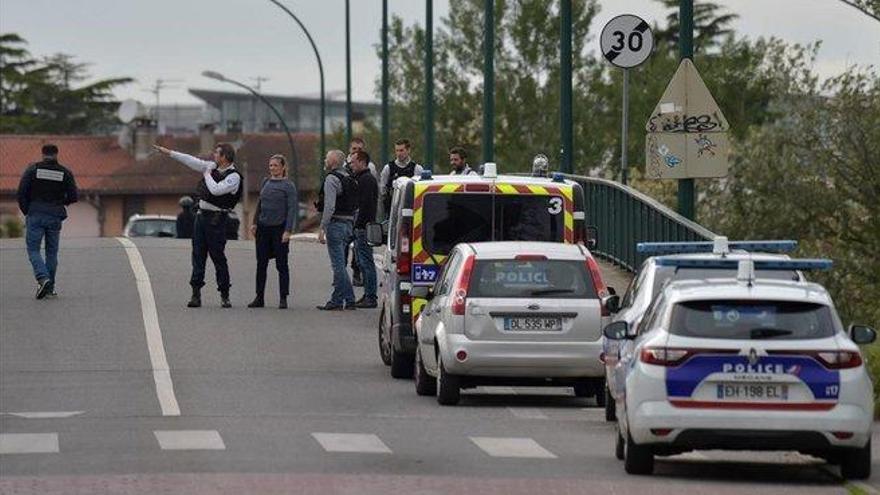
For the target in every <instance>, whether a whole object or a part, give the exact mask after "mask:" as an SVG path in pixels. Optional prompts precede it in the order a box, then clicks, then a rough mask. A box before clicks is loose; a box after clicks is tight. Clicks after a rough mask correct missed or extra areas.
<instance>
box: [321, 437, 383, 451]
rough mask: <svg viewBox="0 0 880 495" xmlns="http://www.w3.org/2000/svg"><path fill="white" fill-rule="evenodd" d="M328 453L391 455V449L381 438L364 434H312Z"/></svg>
mask: <svg viewBox="0 0 880 495" xmlns="http://www.w3.org/2000/svg"><path fill="white" fill-rule="evenodd" d="M312 437H313V438H314V439H315V440H317V441H318V443H319V444H321V447H323V448H324V450H325V451H327V452H353V453H360V454H390V453H391V449H389V448H388V446H387V445H385V442H383V441H382V440H381V439H380V438H379V437H377V436H376V435H372V434H364V433H312Z"/></svg>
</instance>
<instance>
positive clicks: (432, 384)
mask: <svg viewBox="0 0 880 495" xmlns="http://www.w3.org/2000/svg"><path fill="white" fill-rule="evenodd" d="M415 369H416V371H415V373H416V376H415V380H414V381H415V383H416V393H417V394H419V395H434V394H436V393H437V379H436V378H434V377H433V376H431V375H429V374H428V371H427V370H425V363H423V362H422V351H420V350H418V349H417V350H416V364H415Z"/></svg>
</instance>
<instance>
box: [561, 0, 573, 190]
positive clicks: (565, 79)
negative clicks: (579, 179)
mask: <svg viewBox="0 0 880 495" xmlns="http://www.w3.org/2000/svg"><path fill="white" fill-rule="evenodd" d="M559 11H560V12H559V22H560V36H559V45H560V46H559V53H560V57H561V63H560V71H559V79H560V84H561V87H560V108H559V116H560V119H561V122H560V124H561V129H560V131H561V132H560V133H561V134H562V161H561V163H560V164H561V166H562V167H561V168H562V172H563V173H566V174H570V173H572V163H573V154H574V125H573V122H572V115H571V0H560V7H559Z"/></svg>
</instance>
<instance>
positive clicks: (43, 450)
mask: <svg viewBox="0 0 880 495" xmlns="http://www.w3.org/2000/svg"><path fill="white" fill-rule="evenodd" d="M56 453H58V434H57V433H0V454H56Z"/></svg>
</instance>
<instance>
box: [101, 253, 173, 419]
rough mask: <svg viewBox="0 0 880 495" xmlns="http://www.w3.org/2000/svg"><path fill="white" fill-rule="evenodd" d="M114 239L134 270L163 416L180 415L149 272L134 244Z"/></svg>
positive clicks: (154, 379) (157, 394)
mask: <svg viewBox="0 0 880 495" xmlns="http://www.w3.org/2000/svg"><path fill="white" fill-rule="evenodd" d="M116 240H117V241H119V243H120V244H122V246H123V247H125V254H127V255H128V261H129V263H130V264H131V270H132V271H133V272H134V278H135V281H136V282H137V289H138V295H139V296H140V298H141V312H142V313H143V316H144V331H145V332H146V335H147V348H148V349H149V351H150V364H151V365H152V367H153V381H154V382H155V383H156V396H157V397H158V398H159V406H160V407H161V408H162V415H163V416H180V406H178V404H177V397H175V396H174V384H173V383H172V382H171V369H170V368H169V367H168V359H167V358H166V357H165V344H163V343H162V331H161V330H160V329H159V313H158V312H157V311H156V299H155V298H154V297H153V286H152V284H151V283H150V274H149V273H147V268H146V267H145V266H144V260H143V258H141V253H140V251H138V248H137V246H135V245H134V243H133V242H131V240H129V239H126V238H124V237H117V238H116Z"/></svg>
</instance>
